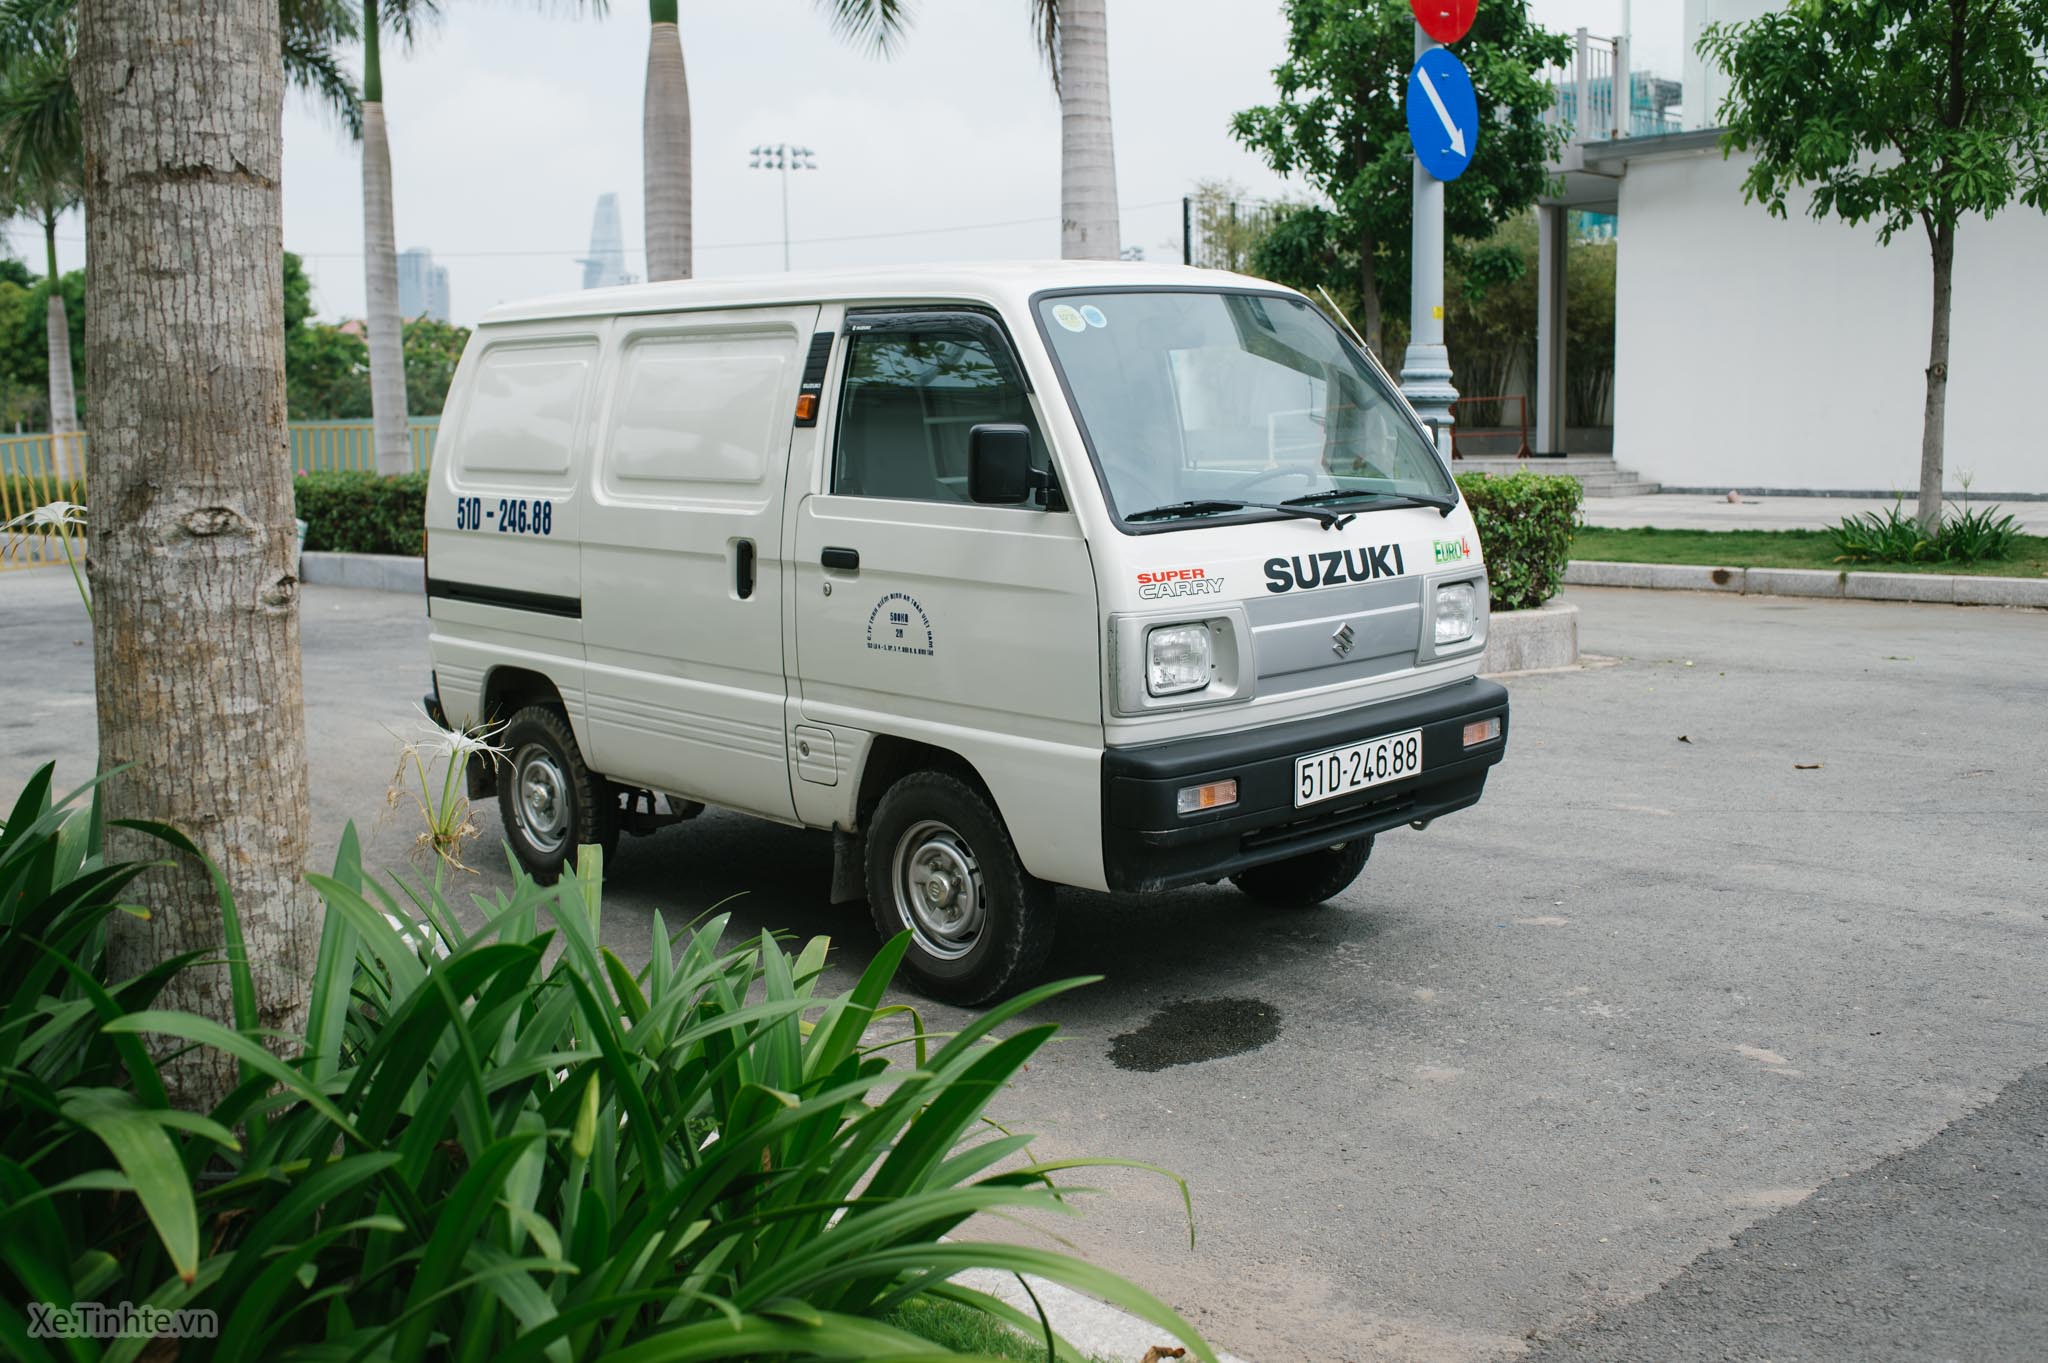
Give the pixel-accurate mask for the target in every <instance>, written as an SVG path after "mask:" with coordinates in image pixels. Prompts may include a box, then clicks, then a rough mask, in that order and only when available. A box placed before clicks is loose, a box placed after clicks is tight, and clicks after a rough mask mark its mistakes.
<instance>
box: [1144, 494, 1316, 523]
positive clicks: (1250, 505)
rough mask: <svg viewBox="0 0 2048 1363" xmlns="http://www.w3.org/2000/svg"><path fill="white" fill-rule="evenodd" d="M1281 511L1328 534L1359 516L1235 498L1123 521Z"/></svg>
mask: <svg viewBox="0 0 2048 1363" xmlns="http://www.w3.org/2000/svg"><path fill="white" fill-rule="evenodd" d="M1252 510H1257V511H1278V512H1280V513H1281V514H1282V515H1285V516H1301V517H1304V518H1306V519H1308V520H1312V521H1315V522H1317V523H1319V524H1320V525H1321V526H1322V527H1323V529H1325V530H1342V529H1343V528H1344V527H1345V526H1347V525H1349V524H1350V523H1351V522H1352V521H1353V520H1354V519H1356V513H1355V512H1353V513H1349V514H1339V513H1338V512H1335V511H1324V510H1322V509H1321V508H1320V507H1315V506H1308V505H1303V504H1300V503H1299V502H1298V501H1297V500H1294V499H1290V500H1289V501H1285V502H1244V501H1238V500H1237V499H1235V498H1229V499H1225V498H1220V497H1219V498H1204V499H1203V500H1201V501H1195V502H1168V503H1167V504H1166V505H1164V506H1152V507H1147V508H1146V509H1145V510H1143V511H1133V512H1131V513H1130V514H1129V515H1127V516H1125V517H1124V519H1125V520H1127V521H1170V520H1174V519H1177V518H1178V517H1181V516H1213V515H1215V514H1216V513H1217V512H1219V511H1252Z"/></svg>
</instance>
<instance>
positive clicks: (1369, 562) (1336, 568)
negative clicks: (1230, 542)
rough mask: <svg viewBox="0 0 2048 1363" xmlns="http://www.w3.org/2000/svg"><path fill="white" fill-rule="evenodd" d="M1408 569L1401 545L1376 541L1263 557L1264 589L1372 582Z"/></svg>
mask: <svg viewBox="0 0 2048 1363" xmlns="http://www.w3.org/2000/svg"><path fill="white" fill-rule="evenodd" d="M1407 571H1408V568H1407V565H1405V564H1403V563H1402V562H1401V546H1400V545H1398V544H1376V545H1374V546H1372V547H1371V548H1369V549H1331V550H1329V551H1327V552H1325V553H1320V554H1296V555H1295V556H1294V557H1293V558H1269V559H1267V560H1266V590H1267V591H1269V592H1291V591H1297V590H1299V591H1304V592H1305V591H1308V590H1310V589H1311V588H1314V587H1334V586H1336V585H1337V584H1339V583H1341V582H1371V581H1372V580H1373V579H1374V578H1380V577H1400V576H1401V575H1402V574H1404V573H1406V572H1407Z"/></svg>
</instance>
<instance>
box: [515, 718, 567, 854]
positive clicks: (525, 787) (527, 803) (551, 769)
mask: <svg viewBox="0 0 2048 1363" xmlns="http://www.w3.org/2000/svg"><path fill="white" fill-rule="evenodd" d="M512 771H513V778H512V798H513V801H514V805H513V812H514V814H515V815H516V816H517V817H518V819H519V828H520V831H521V832H523V833H525V834H526V837H527V840H528V841H530V842H531V843H532V844H533V846H534V850H535V851H537V852H540V853H541V854H543V855H546V856H552V855H553V854H555V853H556V852H559V851H561V850H562V847H563V845H564V844H565V843H567V842H568V840H569V807H570V797H569V778H568V776H567V774H566V773H564V772H563V770H562V767H561V764H560V763H558V762H557V761H556V760H555V757H554V754H553V753H551V752H549V751H548V750H547V749H545V748H543V747H541V746H539V745H538V744H534V745H530V746H528V747H525V748H521V749H520V750H519V753H518V755H517V756H516V757H514V758H513V760H512Z"/></svg>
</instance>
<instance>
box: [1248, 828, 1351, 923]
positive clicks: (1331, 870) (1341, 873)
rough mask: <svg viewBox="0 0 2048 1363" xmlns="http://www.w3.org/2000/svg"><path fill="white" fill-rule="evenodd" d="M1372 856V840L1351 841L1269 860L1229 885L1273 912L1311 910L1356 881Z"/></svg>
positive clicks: (1334, 896)
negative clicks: (1274, 910)
mask: <svg viewBox="0 0 2048 1363" xmlns="http://www.w3.org/2000/svg"><path fill="white" fill-rule="evenodd" d="M1371 855H1372V838H1371V836H1370V835H1368V836H1366V837H1363V838H1353V839H1352V840H1351V841H1350V842H1340V843H1338V844H1337V845H1336V846H1335V847H1325V848H1323V849H1322V850H1321V851H1319V852H1304V853H1302V854H1301V855H1300V856H1298V857H1289V858H1288V859H1287V860H1285V861H1269V862H1267V863H1266V864H1265V865H1264V866H1254V867H1252V868H1251V869H1250V870H1249V871H1240V872H1238V873H1237V874H1236V875H1234V876H1232V877H1231V878H1230V883H1231V884H1233V885H1235V886H1237V888H1238V889H1240V890H1242V891H1244V892H1245V893H1246V894H1248V895H1250V896H1251V897H1252V898H1253V899H1256V900H1258V901H1259V902H1260V903H1261V904H1264V905H1266V906H1267V907H1269V908H1275V909H1311V908H1314V907H1315V906H1316V905H1318V904H1321V903H1323V902H1324V901H1325V900H1330V899H1335V898H1336V897H1337V896H1338V895H1340V894H1342V893H1344V891H1345V890H1346V889H1347V888H1348V887H1349V886H1350V884H1351V882H1352V881H1354V880H1356V879H1358V873H1359V872H1361V871H1363V870H1364V869H1365V863H1366V859H1367V858H1368V857H1370V856H1371Z"/></svg>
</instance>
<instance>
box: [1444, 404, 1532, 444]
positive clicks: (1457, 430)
mask: <svg viewBox="0 0 2048 1363" xmlns="http://www.w3.org/2000/svg"><path fill="white" fill-rule="evenodd" d="M1510 403H1512V404H1513V406H1514V413H1515V416H1514V421H1513V423H1512V424H1510V423H1509V421H1508V409H1509V404H1510ZM1460 408H1463V409H1465V410H1466V411H1467V412H1470V413H1472V414H1473V419H1475V420H1476V419H1477V418H1478V417H1479V416H1480V415H1481V414H1482V409H1485V410H1483V414H1484V415H1487V416H1498V417H1499V418H1500V421H1501V424H1500V425H1498V426H1470V427H1468V426H1467V425H1466V424H1465V418H1463V417H1461V416H1459V409H1460ZM1451 415H1452V417H1453V418H1455V419H1456V424H1455V425H1453V426H1452V427H1451V458H1453V459H1463V458H1464V457H1465V451H1464V449H1462V448H1461V447H1460V442H1463V441H1471V440H1500V441H1505V440H1506V439H1507V437H1509V436H1513V437H1514V438H1515V449H1514V457H1515V458H1517V459H1527V458H1528V457H1529V399H1528V398H1526V397H1524V396H1523V395H1522V394H1520V393H1503V394H1501V395H1500V396H1498V397H1489V398H1458V399H1457V400H1455V401H1454V402H1452V403H1451ZM1506 454H1507V452H1506V451H1499V452H1496V451H1492V450H1474V451H1472V457H1473V458H1475V459H1484V458H1488V457H1489V456H1491V457H1494V458H1505V457H1506Z"/></svg>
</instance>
